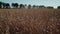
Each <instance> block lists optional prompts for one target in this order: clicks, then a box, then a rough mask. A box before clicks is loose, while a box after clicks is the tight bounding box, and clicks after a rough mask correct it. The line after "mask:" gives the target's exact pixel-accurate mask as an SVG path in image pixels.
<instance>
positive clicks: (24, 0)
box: [0, 0, 60, 8]
mask: <svg viewBox="0 0 60 34" xmlns="http://www.w3.org/2000/svg"><path fill="white" fill-rule="evenodd" d="M0 1H2V2H6V3H10V4H11V3H19V4H27V5H28V4H31V5H45V6H53V7H55V8H56V7H57V6H60V0H0Z"/></svg>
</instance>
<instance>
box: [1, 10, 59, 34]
mask: <svg viewBox="0 0 60 34" xmlns="http://www.w3.org/2000/svg"><path fill="white" fill-rule="evenodd" d="M0 34H60V9H0Z"/></svg>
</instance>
